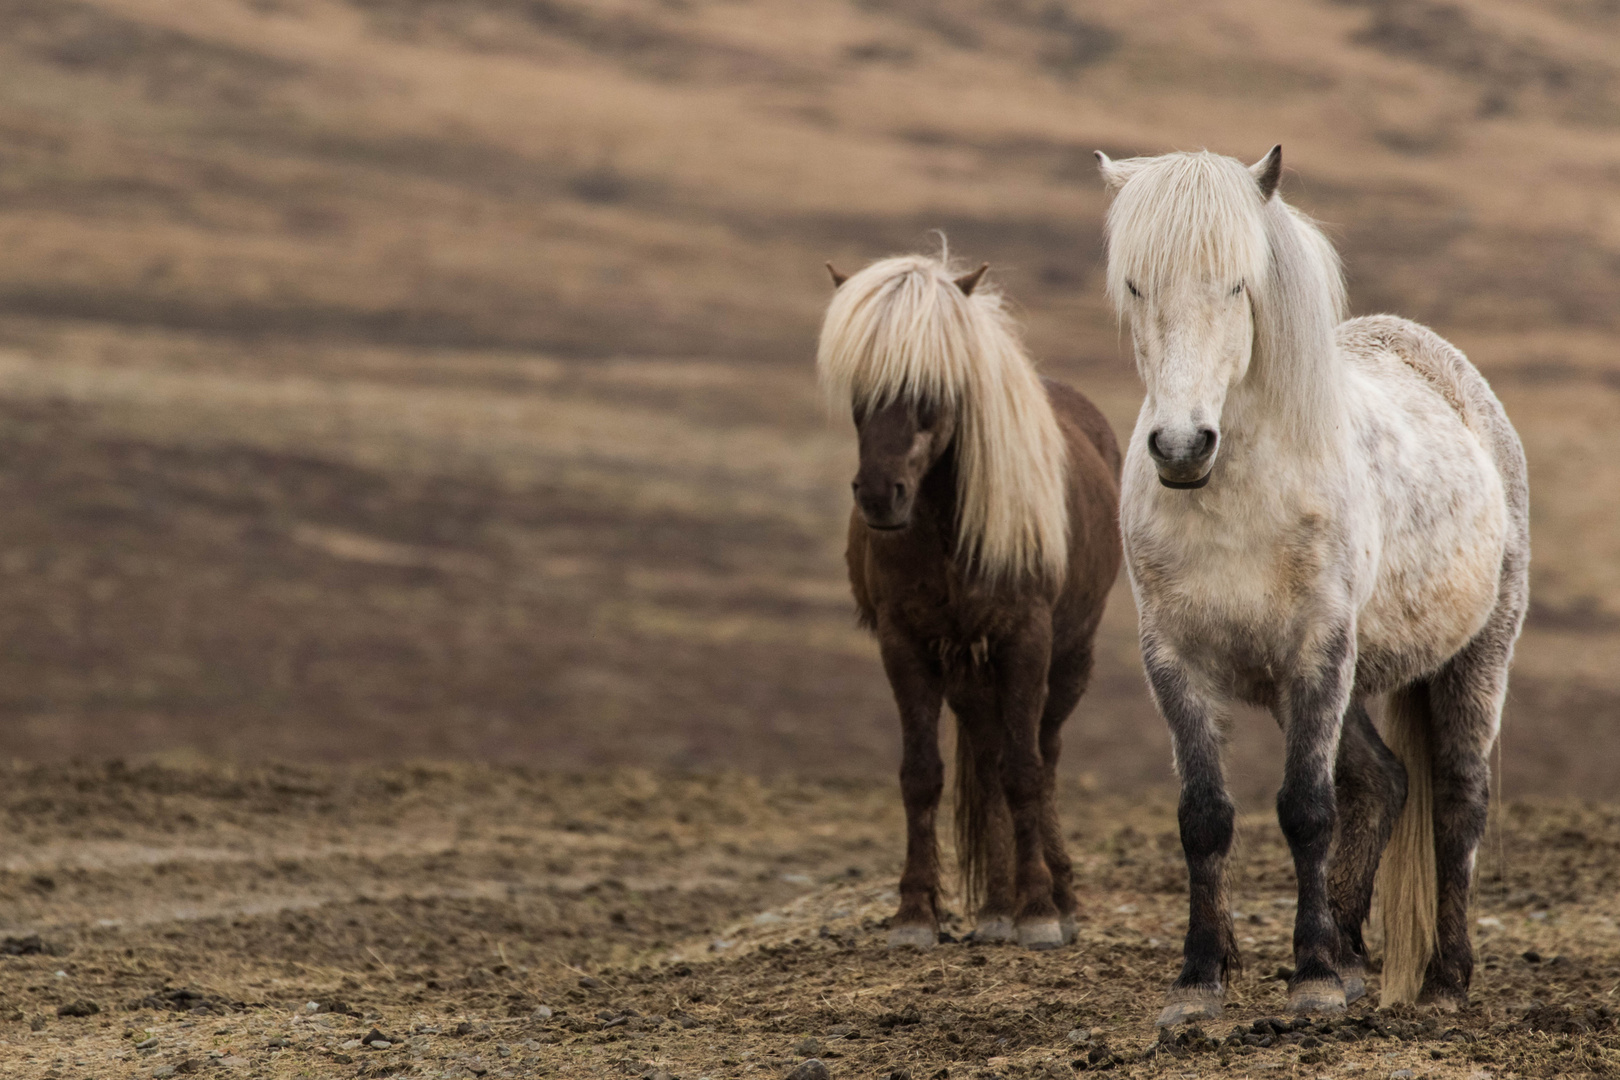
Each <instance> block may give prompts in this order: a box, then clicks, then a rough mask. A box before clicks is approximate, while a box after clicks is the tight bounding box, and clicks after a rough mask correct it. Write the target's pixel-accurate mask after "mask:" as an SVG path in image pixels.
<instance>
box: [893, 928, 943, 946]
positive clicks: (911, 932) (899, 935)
mask: <svg viewBox="0 0 1620 1080" xmlns="http://www.w3.org/2000/svg"><path fill="white" fill-rule="evenodd" d="M937 944H939V932H938V931H936V930H935V929H934V928H933V927H932V926H918V925H917V924H915V923H913V924H912V925H910V926H896V927H894V928H893V929H891V930H890V931H889V948H891V949H932V948H933V947H934V946H935V945H937Z"/></svg>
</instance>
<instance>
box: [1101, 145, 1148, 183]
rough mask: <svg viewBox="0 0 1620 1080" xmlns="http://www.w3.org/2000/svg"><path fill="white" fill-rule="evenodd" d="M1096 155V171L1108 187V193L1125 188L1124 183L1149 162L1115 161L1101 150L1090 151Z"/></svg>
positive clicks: (1141, 160)
mask: <svg viewBox="0 0 1620 1080" xmlns="http://www.w3.org/2000/svg"><path fill="white" fill-rule="evenodd" d="M1092 152H1093V153H1095V154H1096V155H1097V171H1098V172H1100V173H1102V178H1103V183H1104V184H1106V185H1108V190H1109V191H1118V190H1119V189H1120V188H1122V187H1124V186H1125V181H1127V180H1129V179H1130V178H1131V177H1133V176H1135V175H1136V174H1137V173H1139V172H1141V171H1142V167H1143V166H1144V165H1146V164H1147V163H1148V161H1149V159H1148V158H1139V157H1134V158H1126V159H1125V160H1124V161H1115V160H1114V159H1113V158H1111V157H1109V156H1108V155H1107V154H1105V153H1103V152H1102V151H1101V150H1094V151H1092Z"/></svg>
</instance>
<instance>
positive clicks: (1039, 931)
mask: <svg viewBox="0 0 1620 1080" xmlns="http://www.w3.org/2000/svg"><path fill="white" fill-rule="evenodd" d="M1018 944H1020V945H1022V946H1023V947H1024V948H1026V949H1055V948H1057V947H1058V946H1060V945H1062V944H1063V927H1062V926H1061V925H1060V924H1059V923H1058V921H1057V920H1056V919H1031V920H1029V921H1028V922H1021V923H1019V924H1018Z"/></svg>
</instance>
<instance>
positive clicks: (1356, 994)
mask: <svg viewBox="0 0 1620 1080" xmlns="http://www.w3.org/2000/svg"><path fill="white" fill-rule="evenodd" d="M1339 978H1340V979H1341V980H1342V981H1343V982H1344V1003H1345V1004H1346V1005H1349V1004H1350V1003H1351V1002H1355V1001H1360V1000H1361V999H1362V998H1364V997H1366V996H1367V980H1366V979H1364V978H1362V977H1361V976H1360V975H1341V976H1339Z"/></svg>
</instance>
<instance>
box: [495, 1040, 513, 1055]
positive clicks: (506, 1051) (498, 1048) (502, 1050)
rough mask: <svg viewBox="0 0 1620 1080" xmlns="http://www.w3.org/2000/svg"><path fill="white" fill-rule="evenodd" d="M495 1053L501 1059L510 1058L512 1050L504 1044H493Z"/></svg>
mask: <svg viewBox="0 0 1620 1080" xmlns="http://www.w3.org/2000/svg"><path fill="white" fill-rule="evenodd" d="M495 1053H497V1054H499V1055H500V1056H501V1057H511V1056H512V1048H511V1047H510V1046H507V1045H506V1044H505V1043H496V1044H495Z"/></svg>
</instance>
